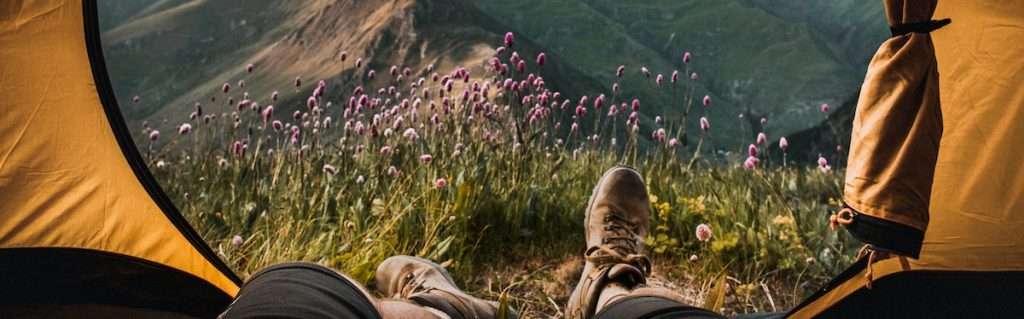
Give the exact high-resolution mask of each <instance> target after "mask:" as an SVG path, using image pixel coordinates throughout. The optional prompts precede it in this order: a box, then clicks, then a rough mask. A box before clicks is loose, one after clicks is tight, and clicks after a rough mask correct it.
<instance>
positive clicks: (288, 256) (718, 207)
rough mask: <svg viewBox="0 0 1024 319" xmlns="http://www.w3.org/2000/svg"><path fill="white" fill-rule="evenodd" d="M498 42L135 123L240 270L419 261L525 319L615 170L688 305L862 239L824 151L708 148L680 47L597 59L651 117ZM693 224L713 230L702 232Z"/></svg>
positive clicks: (813, 271) (668, 279)
mask: <svg viewBox="0 0 1024 319" xmlns="http://www.w3.org/2000/svg"><path fill="white" fill-rule="evenodd" d="M498 40H501V39H498ZM504 40H505V41H504V43H500V44H499V47H498V49H497V50H496V52H495V57H494V58H493V59H491V60H488V61H487V62H485V63H484V64H483V65H481V66H473V67H474V68H473V69H474V70H483V71H482V72H478V73H479V74H471V72H470V71H469V70H468V69H466V68H462V67H456V68H452V69H451V70H445V71H444V72H441V71H440V70H434V68H433V67H432V66H430V67H427V68H424V69H421V70H411V69H409V68H405V67H402V66H391V67H390V68H382V69H379V70H378V69H372V68H370V67H369V66H368V65H367V64H366V63H364V62H363V61H361V59H359V58H358V57H353V56H348V55H347V54H346V53H342V54H341V55H340V56H339V63H349V64H351V65H352V67H354V68H355V69H356V70H357V72H362V73H364V74H365V77H364V78H367V79H374V78H376V79H377V80H376V81H373V82H372V83H377V84H379V83H385V84H384V85H378V87H370V86H369V85H370V84H369V83H370V82H367V83H349V84H347V85H328V84H326V82H324V81H318V82H312V81H310V80H309V79H302V78H296V80H295V83H294V87H283V88H281V89H282V90H294V91H295V92H299V94H301V95H302V96H303V97H304V98H303V99H301V102H287V101H285V99H283V98H281V95H280V94H279V93H278V92H276V91H275V92H247V91H246V88H245V83H244V78H242V79H239V81H238V82H232V83H225V84H224V85H223V87H222V88H221V89H220V90H217V91H216V92H211V93H210V99H209V100H205V101H199V102H197V103H196V104H195V105H194V106H192V108H193V109H192V110H191V114H190V116H188V117H187V118H181V119H172V120H171V123H170V127H173V130H170V129H168V128H164V130H165V132H160V131H158V129H159V128H158V127H157V126H158V125H152V127H151V125H150V124H148V123H143V124H142V126H143V127H142V131H141V134H140V136H139V139H138V140H139V141H140V142H139V144H140V148H142V149H143V153H144V154H146V156H148V157H149V160H150V165H151V168H152V169H153V171H154V173H155V174H156V175H157V177H158V179H159V180H160V181H161V182H162V185H163V187H164V188H165V189H166V190H167V191H168V193H169V194H170V195H171V196H172V198H173V199H174V200H175V202H176V204H177V206H178V208H179V209H180V210H181V211H182V212H183V213H184V214H185V215H186V216H187V217H188V218H189V220H190V221H191V222H192V224H193V225H194V226H195V227H196V228H197V230H198V231H200V233H201V234H202V235H203V236H204V238H205V239H206V240H207V241H208V242H209V243H210V244H211V246H213V247H214V249H215V250H216V251H217V252H218V253H219V254H221V256H222V258H224V259H225V260H227V261H228V263H229V264H230V265H232V266H233V267H234V269H235V270H236V271H237V272H239V274H240V275H242V276H243V277H245V276H246V275H248V274H251V273H253V272H255V271H257V270H259V269H260V268H262V267H264V266H267V265H270V264H274V263H277V262H283V261H290V260H307V261H314V262H318V263H322V264H325V265H328V266H331V267H334V268H336V269H339V270H341V271H344V272H346V273H348V274H350V275H352V276H354V277H355V278H357V279H358V280H361V281H363V282H364V283H369V282H370V281H372V278H373V271H374V269H375V267H376V266H377V264H378V263H379V262H380V261H382V260H383V259H385V258H387V257H389V256H392V255H396V254H408V255H418V256H423V257H426V258H429V259H432V260H435V261H437V262H439V263H442V264H443V265H445V266H446V267H448V269H449V271H451V272H452V274H453V275H454V277H455V279H456V280H457V281H458V282H459V284H460V285H462V286H463V287H464V288H466V290H468V291H470V292H472V293H474V294H477V295H480V296H485V297H488V298H493V299H499V298H503V299H505V300H508V301H509V303H510V304H511V305H513V306H514V307H516V308H517V309H519V310H520V312H521V313H522V314H524V315H525V316H526V317H531V318H532V317H549V316H555V317H557V316H559V315H560V314H561V312H562V310H563V307H564V305H565V302H566V300H567V299H568V295H569V292H571V289H572V287H573V286H574V285H575V283H576V280H577V279H578V276H579V271H580V269H579V268H581V267H582V252H583V250H584V246H583V245H584V242H583V225H582V224H583V214H584V207H585V205H586V202H587V199H588V196H589V195H590V191H591V189H592V187H593V184H594V183H595V182H596V181H597V180H598V178H599V177H600V175H601V173H602V172H603V171H604V170H605V169H607V168H609V167H612V166H614V165H619V164H621V165H629V166H633V167H635V168H637V169H638V170H639V171H640V172H641V173H642V174H643V175H644V177H645V179H646V182H647V185H648V188H649V192H650V195H651V207H652V220H651V228H650V232H649V234H648V236H647V239H646V244H647V247H648V252H649V254H650V256H651V257H652V261H653V262H654V264H655V267H654V273H653V279H652V280H651V282H652V284H655V285H665V286H668V287H672V288H676V289H678V290H679V291H680V292H681V293H683V294H684V295H685V296H687V298H691V299H692V301H693V303H694V304H697V305H707V306H709V307H712V308H716V309H718V310H723V311H725V312H726V313H744V312H753V311H773V310H775V311H782V310H785V309H786V308H788V307H791V306H794V305H796V304H797V303H798V302H799V301H800V300H801V299H802V298H803V297H804V296H806V295H807V294H809V293H810V292H811V291H813V290H814V289H816V288H817V287H820V286H821V285H822V284H823V283H825V282H826V281H827V280H828V279H829V278H830V277H831V276H833V275H835V274H837V273H838V272H839V271H841V270H842V269H843V268H844V267H845V266H846V265H848V264H849V263H851V262H852V258H853V255H854V252H855V251H856V249H857V248H859V244H858V243H856V242H855V241H854V240H853V239H852V238H850V237H849V236H847V235H846V234H845V233H843V232H834V231H831V230H830V229H829V222H828V217H829V214H831V212H833V211H835V210H837V208H838V205H839V202H838V198H840V195H841V192H842V170H841V168H833V167H831V166H830V165H829V160H827V159H826V157H827V155H825V156H823V157H821V158H820V159H819V162H818V163H817V165H813V164H810V165H807V164H797V163H787V162H786V160H785V158H786V157H785V155H784V154H785V152H787V151H789V150H788V149H787V144H788V143H787V142H786V141H784V139H769V138H768V134H770V133H771V132H761V134H757V135H756V136H757V138H755V139H752V140H751V141H750V144H749V145H747V146H745V147H743V148H741V149H736V150H731V151H725V150H723V148H720V147H715V135H714V132H715V126H717V125H736V124H735V123H729V124H724V123H723V124H717V123H710V122H708V120H707V114H709V113H710V112H715V111H716V110H715V107H714V103H713V101H711V100H710V98H708V97H703V96H698V94H696V93H695V90H694V89H693V87H694V85H693V84H694V83H696V82H697V81H700V78H701V77H702V76H704V75H699V74H698V73H697V72H696V71H697V70H695V68H694V67H692V65H693V63H692V62H693V61H691V59H692V57H691V55H690V54H689V53H683V52H680V59H679V61H678V65H677V66H678V70H677V71H673V70H663V71H664V72H662V73H660V74H659V73H658V72H657V71H652V70H648V69H647V68H646V67H642V66H628V67H627V66H615V65H612V66H609V68H608V72H615V73H616V78H617V79H622V78H623V77H636V78H640V79H643V81H641V82H646V83H645V84H644V85H650V86H652V87H653V88H655V89H658V90H661V91H663V92H664V94H665V95H666V96H670V98H669V99H670V100H672V101H677V103H678V107H677V108H669V109H674V110H675V111H674V112H672V113H671V114H657V115H656V114H646V113H644V112H643V111H642V110H643V109H644V106H643V102H642V101H639V100H637V99H634V98H632V97H628V96H622V95H621V85H625V84H626V83H627V82H626V81H617V82H615V83H609V84H608V88H609V90H608V91H607V92H593V93H592V94H590V95H588V96H566V95H563V94H562V93H559V92H554V91H553V90H551V89H549V87H551V86H550V85H548V84H546V83H545V80H544V68H543V65H544V63H545V61H544V60H545V59H546V57H545V56H543V54H541V55H537V56H530V57H521V56H519V54H518V53H516V52H515V39H514V36H513V35H511V34H509V35H506V39H504ZM239 67H240V68H245V70H246V71H245V72H246V73H245V74H251V73H252V72H260V70H259V66H258V65H251V64H250V65H242V66H239ZM371 73H372V74H371ZM381 79H385V80H383V81H381ZM304 82H305V83H304ZM634 82H635V81H634ZM629 83H633V82H629ZM363 85H367V86H366V87H364V86H363ZM290 93H291V92H290ZM289 101H291V100H289ZM135 103H145V101H144V100H142V99H139V98H136V99H135ZM278 103H282V104H278ZM821 111H822V112H823V113H828V111H829V110H828V107H827V106H826V105H823V106H822V110H821ZM824 118H825V116H824V115H823V116H822V119H823V120H824ZM762 121H767V119H762ZM738 122H739V123H740V125H743V123H744V121H738ZM690 126H692V127H690ZM746 129H747V130H748V131H749V132H755V131H756V130H758V128H756V127H748V128H746ZM752 135H754V134H752ZM768 154H774V155H776V156H768ZM777 155H782V156H777ZM698 226H700V227H707V228H710V230H711V236H710V237H709V238H705V237H703V236H702V237H700V238H698V235H697V232H696V229H697V227H698ZM701 239H703V240H701ZM723 294H724V297H719V295H723Z"/></svg>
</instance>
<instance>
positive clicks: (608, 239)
mask: <svg viewBox="0 0 1024 319" xmlns="http://www.w3.org/2000/svg"><path fill="white" fill-rule="evenodd" d="M648 200H649V199H648V197H647V189H646V187H645V186H644V181H643V178H641V177H640V173H638V172H637V171H636V170H633V169H632V168H629V167H623V166H617V167H614V168H612V169H609V170H608V171H607V172H605V173H604V176H602V177H601V180H599V181H598V182H597V186H595V187H594V191H593V193H592V194H591V195H590V202H589V204H588V205H587V211H586V219H584V227H585V228H584V232H585V237H586V239H587V250H586V252H585V253H584V257H585V258H586V264H585V265H584V266H583V274H582V275H581V276H580V281H579V283H577V284H576V289H575V290H573V292H572V296H570V297H569V305H568V307H566V317H567V318H570V319H589V318H591V317H593V316H594V313H595V312H596V311H597V306H598V305H597V303H598V298H599V297H600V295H601V290H602V289H603V288H604V287H605V286H607V285H608V284H609V283H613V282H614V283H617V284H620V285H622V286H624V287H627V288H631V287H636V286H638V285H641V284H645V283H646V278H647V274H649V273H650V271H651V262H650V260H649V259H648V258H647V256H646V255H644V237H645V236H647V228H648V226H649V225H650V215H651V209H650V203H649V202H648Z"/></svg>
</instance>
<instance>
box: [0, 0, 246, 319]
mask: <svg viewBox="0 0 1024 319" xmlns="http://www.w3.org/2000/svg"><path fill="white" fill-rule="evenodd" d="M0 123H2V124H0V317H11V316H16V317H20V316H30V317H69V316H71V317H101V318H110V317H132V318H134V317H214V316H216V314H217V313H219V312H220V311H222V310H223V309H225V308H226V307H227V305H228V304H229V303H230V302H231V300H232V297H233V296H234V294H235V293H237V291H238V285H239V283H240V280H239V278H238V277H237V276H236V275H235V274H234V273H232V271H231V270H230V269H229V268H228V266H227V265H226V264H224V262H223V261H221V260H220V259H219V258H218V257H217V256H216V254H215V253H214V252H213V250H211V249H210V248H209V247H208V246H207V245H206V244H205V243H204V242H203V240H202V238H200V237H199V235H198V234H197V233H196V232H195V231H194V230H193V229H192V227H191V226H189V224H188V222H186V221H185V219H184V218H183V217H182V216H181V215H180V214H179V212H178V211H177V210H176V209H175V207H174V205H173V204H172V203H171V201H170V200H169V199H168V197H167V196H166V195H165V194H164V193H163V191H162V190H161V189H160V187H159V185H158V184H157V183H156V181H154V180H153V177H152V176H151V175H150V173H149V171H148V170H147V168H146V164H145V162H144V161H143V159H142V157H141V156H140V155H139V152H138V150H137V149H136V148H135V145H134V143H133V142H132V139H131V137H130V136H129V131H128V129H127V127H126V126H125V123H124V120H123V118H122V116H121V114H120V112H119V109H118V105H117V101H116V100H115V99H114V94H113V91H112V89H111V86H110V81H109V80H108V78H107V74H106V68H105V66H104V60H103V56H102V50H101V45H100V38H99V27H98V23H97V14H96V2H95V1H88V0H87V1H81V0H5V1H2V2H0Z"/></svg>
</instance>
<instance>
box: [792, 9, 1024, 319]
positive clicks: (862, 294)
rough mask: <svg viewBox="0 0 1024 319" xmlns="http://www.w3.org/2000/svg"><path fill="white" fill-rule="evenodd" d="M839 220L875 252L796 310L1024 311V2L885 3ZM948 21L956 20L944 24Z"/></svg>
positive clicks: (851, 314) (863, 313) (861, 313)
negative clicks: (885, 33) (883, 28)
mask: <svg viewBox="0 0 1024 319" xmlns="http://www.w3.org/2000/svg"><path fill="white" fill-rule="evenodd" d="M883 3H884V5H885V9H886V15H887V17H888V19H889V25H890V26H891V27H892V32H893V37H892V38H890V39H889V40H887V41H886V42H885V43H883V44H882V45H881V47H880V48H879V49H878V51H877V53H876V54H875V56H874V58H873V59H872V61H871V64H870V65H869V67H868V72H867V76H866V78H865V81H864V84H863V87H862V89H861V95H860V98H859V100H858V105H857V114H856V116H855V119H854V130H853V136H852V139H851V148H850V154H849V161H848V163H849V164H848V167H847V171H846V183H845V190H844V201H845V202H846V204H847V205H848V208H849V209H848V210H844V212H845V214H843V212H841V216H837V217H838V219H839V220H841V221H842V224H844V225H845V226H846V229H847V230H848V231H850V233H851V234H853V235H854V236H855V237H858V238H860V239H861V240H863V241H864V242H866V243H868V244H871V245H872V247H875V250H876V251H888V252H895V253H898V254H899V255H903V256H907V257H893V258H872V257H876V256H872V255H871V254H868V255H867V256H865V257H864V258H862V259H861V260H859V261H858V262H857V263H855V264H854V265H853V266H852V267H850V268H849V269H847V270H846V271H845V272H844V273H843V274H841V275H839V276H838V277H837V278H835V279H834V280H833V281H832V282H831V283H830V284H828V285H827V287H825V288H824V289H822V290H821V291H819V292H817V293H816V294H815V295H814V296H812V297H811V298H809V299H808V300H807V301H805V302H804V303H803V304H801V305H800V306H798V307H796V308H795V309H793V310H792V311H791V312H790V313H789V314H790V315H791V316H792V317H796V318H808V317H842V318H877V317H915V318H937V317H938V318H947V317H957V318H963V317H968V318H992V317H1021V316H1024V303H1021V302H1020V299H1021V298H1022V296H1024V218H1022V215H1021V214H1024V142H1022V137H1024V90H1021V88H1022V85H1024V59H1022V58H1021V57H1024V3H1022V2H1021V1H967V0H939V1H936V0H884V1H883ZM946 19H948V20H946Z"/></svg>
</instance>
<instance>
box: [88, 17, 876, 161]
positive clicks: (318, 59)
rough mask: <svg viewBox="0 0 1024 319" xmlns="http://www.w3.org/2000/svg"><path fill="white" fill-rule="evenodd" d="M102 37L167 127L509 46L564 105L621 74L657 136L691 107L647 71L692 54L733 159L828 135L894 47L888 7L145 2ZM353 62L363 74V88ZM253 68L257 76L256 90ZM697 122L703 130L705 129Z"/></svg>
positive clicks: (145, 107)
mask: <svg viewBox="0 0 1024 319" xmlns="http://www.w3.org/2000/svg"><path fill="white" fill-rule="evenodd" d="M101 23H102V24H103V27H104V28H105V30H106V32H105V33H104V38H103V40H104V44H105V46H106V55H107V59H108V67H109V68H110V69H111V70H110V71H111V74H112V78H113V79H114V81H115V89H116V92H117V94H118V96H119V98H120V99H121V101H128V100H130V98H131V96H133V95H140V96H142V98H143V101H142V103H139V104H138V105H133V106H130V107H127V108H126V110H125V112H126V113H127V115H128V117H129V118H130V119H133V120H142V119H150V120H151V121H153V120H155V121H159V120H162V119H168V118H170V119H172V121H171V122H176V121H175V120H173V119H174V118H175V117H179V118H180V117H182V116H185V115H186V114H188V112H190V111H191V109H192V104H193V103H195V102H202V103H204V106H205V105H209V104H211V102H210V100H209V98H210V97H211V96H217V97H218V98H221V97H222V96H221V95H217V94H216V93H217V92H218V90H219V88H220V86H221V85H222V84H223V83H225V82H228V83H231V84H232V85H233V86H235V85H236V84H237V82H238V80H241V79H244V80H246V82H247V87H246V88H245V89H244V90H247V91H251V92H254V93H255V92H258V93H259V94H263V95H266V94H269V92H271V91H273V90H278V91H280V92H281V94H282V96H283V98H284V101H281V102H279V104H282V105H285V106H295V105H298V103H299V101H301V99H302V98H304V97H305V95H306V94H308V91H309V90H310V89H311V87H312V85H314V84H315V82H316V81H318V80H321V79H324V80H327V81H328V82H329V83H330V84H331V88H332V89H329V90H328V97H329V99H332V100H335V101H338V100H341V99H343V98H347V97H346V96H343V95H342V92H343V91H344V92H345V93H347V92H348V88H351V87H352V86H354V85H355V84H357V83H361V82H362V81H365V80H366V79H365V71H366V69H365V68H366V67H370V68H374V69H376V70H377V72H386V69H387V68H388V67H389V66H390V65H400V66H409V67H410V68H412V69H413V70H414V71H415V72H416V73H417V74H423V72H422V71H423V70H424V68H425V67H426V66H427V65H429V64H436V65H437V66H438V67H439V69H441V70H447V69H451V68H453V67H455V66H457V65H462V66H467V67H471V70H473V69H472V68H476V70H478V71H477V72H474V73H475V74H479V67H480V65H481V62H482V61H483V60H484V59H486V58H488V57H490V56H492V55H493V52H494V51H493V50H494V47H495V46H496V45H497V44H499V41H500V39H501V34H503V33H504V31H507V30H508V31H515V32H516V33H517V35H518V39H520V43H523V45H522V46H519V47H517V50H520V51H521V52H520V53H522V54H523V55H524V56H527V57H532V56H533V54H535V53H536V52H539V51H546V52H548V55H549V61H550V62H549V64H550V66H549V67H545V70H544V72H543V74H544V75H545V77H547V78H548V79H549V80H548V81H547V82H548V83H549V84H552V85H556V86H560V87H556V89H558V90H561V91H562V92H563V94H565V95H568V96H580V95H584V94H586V95H591V96H593V95H596V94H597V93H607V92H608V91H609V90H610V87H611V85H612V83H613V82H614V81H615V80H616V79H615V78H614V69H615V67H616V66H618V65H620V64H623V65H626V66H627V67H628V72H627V76H626V79H624V80H623V81H622V86H623V95H624V96H625V97H634V96H635V97H638V98H640V99H641V101H642V104H643V108H642V113H643V115H644V117H645V118H644V120H643V123H644V125H643V126H644V129H645V130H649V129H650V128H652V127H653V126H654V125H653V118H654V117H655V116H658V115H667V114H673V113H674V112H679V110H680V108H681V102H680V98H679V97H678V96H677V97H676V99H675V100H673V99H672V92H671V90H670V89H668V88H666V87H662V88H660V89H659V88H655V86H654V85H653V84H652V82H653V80H652V79H653V76H652V79H645V78H643V77H642V76H640V75H639V71H638V70H639V68H640V67H641V66H646V67H648V68H649V69H650V70H651V72H653V73H654V74H659V73H660V74H664V75H665V76H666V77H668V76H669V74H671V73H672V70H675V69H679V70H680V71H683V70H685V67H684V66H683V65H682V64H681V61H680V60H681V54H682V52H683V51H690V52H692V53H693V57H694V59H693V62H692V63H691V64H690V67H691V70H692V71H697V72H699V73H700V75H701V79H700V80H699V81H698V83H699V85H700V87H699V88H698V90H697V95H698V96H703V95H704V94H708V95H710V96H711V97H712V100H713V105H712V107H711V109H710V110H709V117H710V119H711V122H712V127H713V131H712V132H713V136H714V139H715V140H716V146H718V147H721V148H725V149H735V148H736V147H739V146H740V145H745V143H749V141H750V140H752V139H753V136H754V135H755V134H756V132H757V131H760V130H762V128H761V127H760V123H759V122H758V119H760V118H761V117H762V116H763V117H767V118H768V122H767V125H766V126H765V127H764V128H763V130H765V131H766V132H767V133H768V135H769V136H770V138H771V139H772V140H775V139H777V138H778V137H779V136H782V135H790V134H796V132H798V131H801V130H805V129H808V128H812V127H816V126H818V125H819V124H820V123H822V121H823V120H824V118H825V116H824V115H822V114H820V112H818V111H817V108H818V105H820V104H821V103H829V104H832V105H835V106H839V105H846V104H850V103H849V102H850V101H849V100H850V99H851V98H852V97H855V96H856V91H857V89H858V88H859V84H860V82H861V80H862V79H863V75H864V71H865V68H866V65H867V62H868V59H870V57H871V54H872V53H873V52H874V50H875V48H877V45H878V44H879V43H881V41H882V40H884V39H885V36H886V34H885V32H886V27H885V21H884V16H883V13H882V8H881V5H880V3H877V2H875V1H856V0H833V1H824V2H812V3H809V2H807V1H801V0H779V1H774V0H773V1H769V0H722V1H678V0H655V1H643V2H639V1H634V2H623V1H611V0H595V1H582V0H558V1H548V0H545V1H541V0H520V1H502V0H480V1H463V0H390V1H389V0H369V1H326V0H321V1H271V0H249V1H245V2H244V5H240V2H228V1H205V0H135V1H104V2H101ZM343 51H346V52H348V55H349V58H348V60H347V61H346V62H341V61H340V59H339V54H340V53H341V52H343ZM359 57H363V58H364V60H366V61H367V64H368V66H366V67H364V69H362V70H358V72H357V71H356V70H355V69H354V65H353V64H354V60H355V59H356V58H359ZM247 63H254V64H255V65H256V69H257V71H256V72H254V73H253V74H251V75H250V74H246V73H245V71H244V69H243V68H244V66H245V65H246V64H247ZM297 76H301V77H302V78H303V80H304V84H303V87H302V88H301V89H300V91H299V92H296V90H295V89H294V86H293V84H292V82H293V80H294V79H295V77H297ZM378 81H384V80H382V79H378ZM242 91H243V90H236V91H233V92H234V93H237V95H240V94H241V93H240V92H242ZM296 93H297V94H296ZM237 98H238V97H236V99H237ZM255 98H256V99H257V100H260V101H261V102H263V104H265V102H264V100H267V99H268V98H269V97H267V96H258V97H255ZM213 104H216V105H221V104H223V101H220V100H218V101H217V102H215V103H213ZM221 107H224V108H226V107H225V106H223V105H221ZM694 109H695V110H696V111H697V114H700V112H701V110H700V107H699V106H695V107H694ZM740 113H744V114H745V118H744V120H742V121H741V120H739V119H738V115H739V114H740ZM691 121H693V123H691V125H690V126H691V128H692V129H695V128H696V124H695V123H696V116H693V117H691ZM751 127H753V128H754V129H751ZM791 140H792V138H791ZM791 142H792V141H791Z"/></svg>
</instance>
